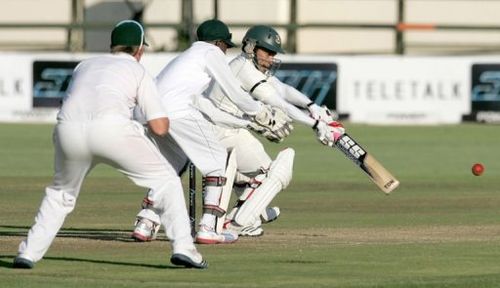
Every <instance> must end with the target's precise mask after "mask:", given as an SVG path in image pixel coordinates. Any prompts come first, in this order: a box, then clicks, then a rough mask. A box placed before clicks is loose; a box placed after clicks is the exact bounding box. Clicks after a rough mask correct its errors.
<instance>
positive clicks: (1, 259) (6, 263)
mask: <svg viewBox="0 0 500 288" xmlns="http://www.w3.org/2000/svg"><path fill="white" fill-rule="evenodd" d="M14 257H16V256H15V255H0V269H1V268H12V261H14ZM5 258H9V260H5ZM43 260H52V261H61V262H62V263H60V264H63V265H64V263H66V262H79V263H93V264H108V265H119V266H128V267H144V268H154V269H186V268H184V267H182V266H174V265H154V264H144V263H130V262H118V261H107V260H94V259H84V258H70V257H44V258H43V259H42V261H43ZM35 269H36V265H35Z"/></svg>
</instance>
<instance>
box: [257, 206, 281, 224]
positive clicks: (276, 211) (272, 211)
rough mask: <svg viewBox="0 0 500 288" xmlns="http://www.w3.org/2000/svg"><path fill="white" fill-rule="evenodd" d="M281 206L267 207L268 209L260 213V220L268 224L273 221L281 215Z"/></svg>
mask: <svg viewBox="0 0 500 288" xmlns="http://www.w3.org/2000/svg"><path fill="white" fill-rule="evenodd" d="M280 213H281V212H280V207H267V208H266V210H265V211H264V212H263V213H262V214H260V220H261V221H262V223H264V224H266V223H269V222H273V221H275V220H276V219H278V217H279V216H280Z"/></svg>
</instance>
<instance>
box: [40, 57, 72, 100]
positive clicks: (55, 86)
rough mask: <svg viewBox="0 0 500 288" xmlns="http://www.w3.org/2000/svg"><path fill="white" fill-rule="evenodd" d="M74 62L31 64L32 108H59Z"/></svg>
mask: <svg viewBox="0 0 500 288" xmlns="http://www.w3.org/2000/svg"><path fill="white" fill-rule="evenodd" d="M77 64H78V62H76V61H35V62H33V106H34V107H59V106H60V105H61V101H62V98H63V97H64V94H65V92H66V89H67V88H68V85H69V83H70V81H71V76H72V74H73V69H74V68H75V67H76V65H77Z"/></svg>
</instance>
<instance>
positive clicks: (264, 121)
mask: <svg viewBox="0 0 500 288" xmlns="http://www.w3.org/2000/svg"><path fill="white" fill-rule="evenodd" d="M206 57H207V72H208V73H209V74H210V75H211V76H212V77H213V78H214V80H215V81H216V82H217V83H218V84H219V85H220V88H221V90H222V91H223V93H224V94H225V95H226V96H227V97H228V98H230V99H231V101H232V102H233V103H234V104H235V105H236V106H238V108H239V109H241V110H242V111H243V112H245V113H246V114H247V115H249V116H250V117H251V118H252V120H253V121H255V122H257V123H258V124H259V125H261V126H264V127H266V128H268V129H269V130H271V131H272V132H273V133H275V134H276V135H278V136H279V137H280V138H284V137H286V136H288V135H289V134H290V130H291V129H292V127H291V125H290V122H291V119H290V118H289V117H288V116H287V115H286V114H285V113H283V112H282V111H277V110H276V109H273V108H271V107H270V106H268V105H264V104H263V103H261V102H257V101H255V100H254V99H253V98H252V97H251V96H250V95H249V94H248V93H246V92H245V91H244V90H243V89H242V88H241V87H240V85H241V82H240V81H239V80H238V79H237V78H236V77H235V76H234V75H233V73H232V72H231V69H230V68H229V65H228V64H227V62H226V59H225V56H224V54H223V53H222V52H221V51H219V50H212V51H211V52H209V54H207V55H206Z"/></svg>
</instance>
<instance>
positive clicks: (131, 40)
mask: <svg viewBox="0 0 500 288" xmlns="http://www.w3.org/2000/svg"><path fill="white" fill-rule="evenodd" d="M117 45H123V46H141V45H146V46H149V45H148V43H146V41H145V39H144V28H143V27H142V25H141V23H139V22H137V21H134V20H123V21H121V22H119V23H118V24H116V26H115V28H113V31H112V32H111V47H113V46H117Z"/></svg>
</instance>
